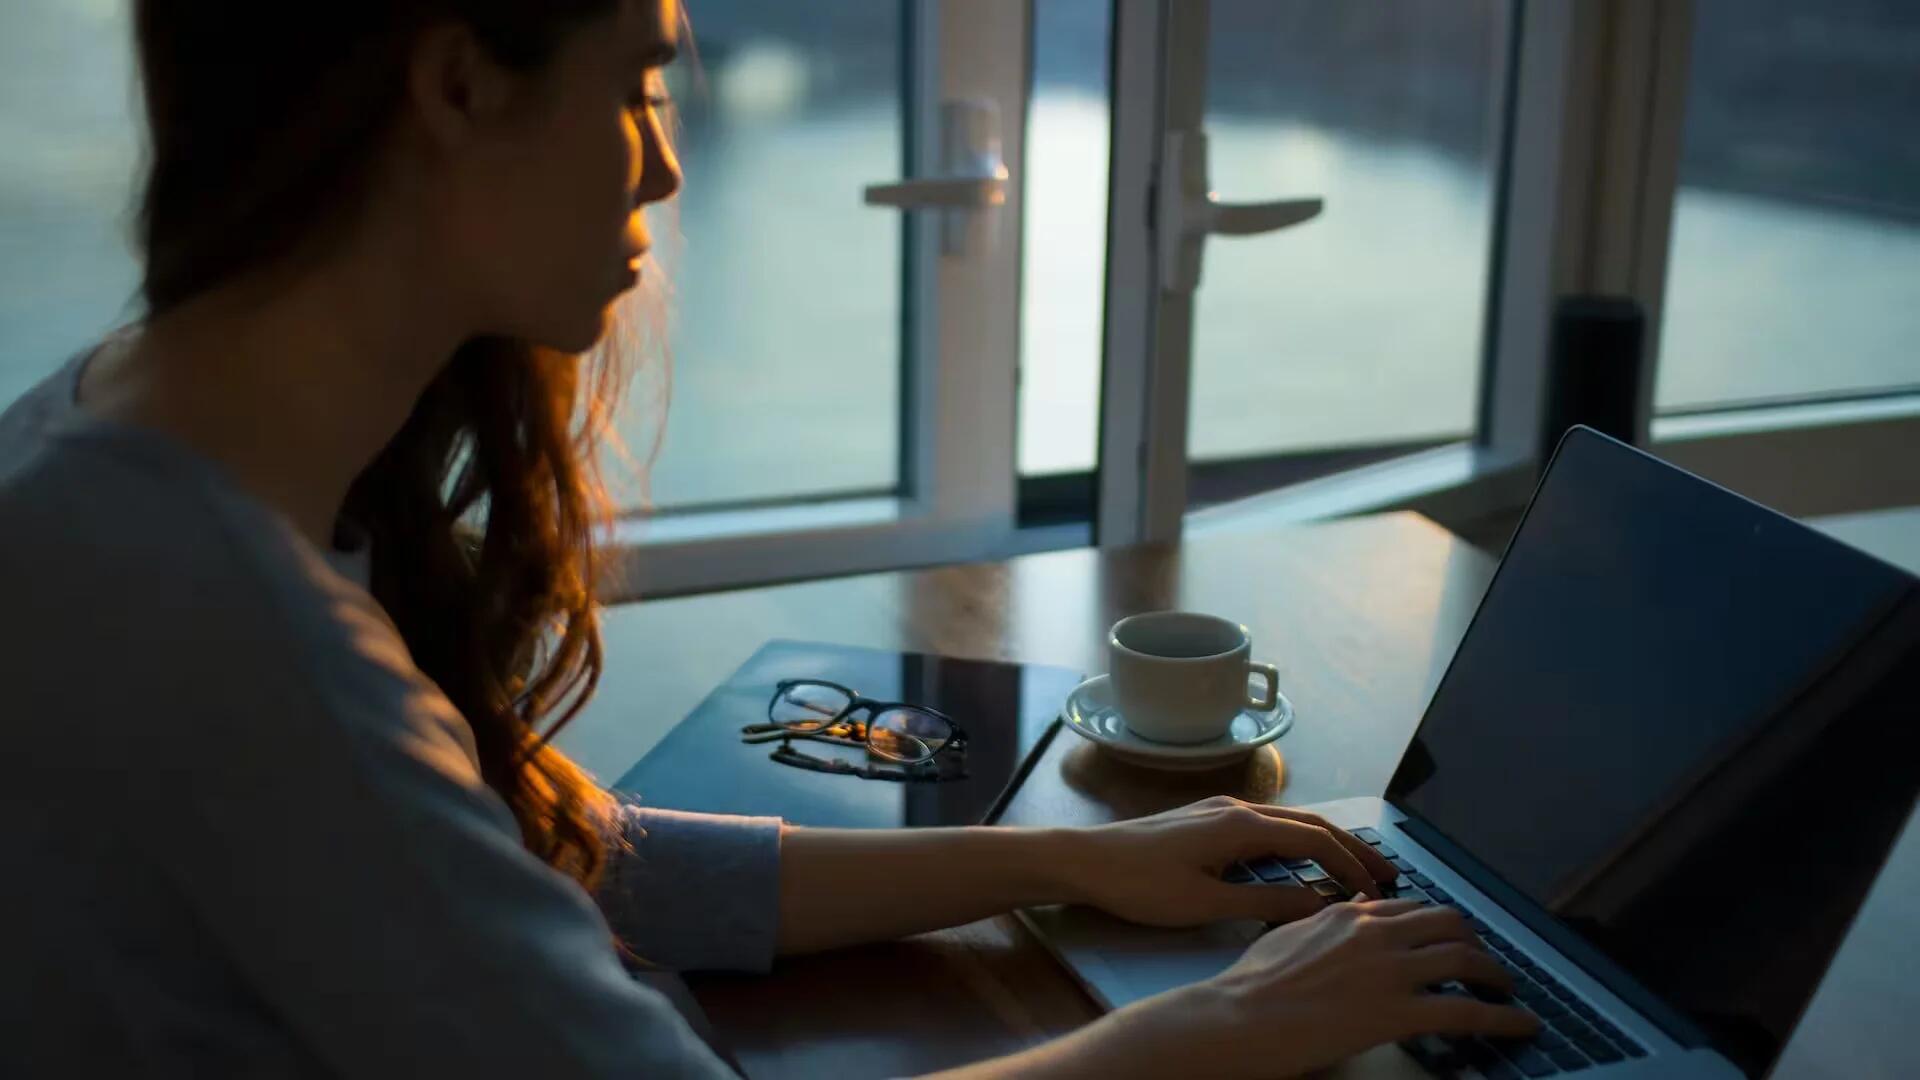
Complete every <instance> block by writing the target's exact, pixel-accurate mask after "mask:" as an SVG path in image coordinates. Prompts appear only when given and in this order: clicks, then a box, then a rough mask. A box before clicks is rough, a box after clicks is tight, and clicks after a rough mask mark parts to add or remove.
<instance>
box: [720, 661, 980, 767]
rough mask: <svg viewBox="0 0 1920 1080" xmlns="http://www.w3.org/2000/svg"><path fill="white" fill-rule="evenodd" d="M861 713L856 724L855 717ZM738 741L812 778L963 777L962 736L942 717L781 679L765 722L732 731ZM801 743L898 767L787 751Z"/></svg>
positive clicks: (814, 682) (822, 684) (830, 686)
mask: <svg viewBox="0 0 1920 1080" xmlns="http://www.w3.org/2000/svg"><path fill="white" fill-rule="evenodd" d="M862 715H864V717H865V718H864V719H859V718H858V717H860V716H862ZM740 734H741V741H742V742H749V743H761V742H772V741H775V740H778V741H779V743H780V745H779V746H778V747H776V748H775V749H774V751H773V760H775V761H778V762H780V763H781V764H783V765H792V766H794V767H796V768H802V769H811V770H813V771H815V772H830V773H841V774H846V775H852V776H860V777H864V778H866V779H869V780H960V779H964V778H965V777H966V755H965V752H966V744H967V737H966V733H965V732H964V731H962V730H961V729H960V725H959V724H957V723H955V722H954V721H953V718H952V717H950V716H947V715H946V714H945V713H942V712H938V711H936V710H933V709H928V708H924V707H922V706H919V705H908V704H906V703H904V702H897V701H880V700H878V699H875V698H869V697H862V696H860V695H859V694H857V693H855V692H854V691H852V690H849V689H848V688H846V687H844V686H841V685H840V684H838V683H831V682H826V681H824V680H820V679H783V680H781V682H780V683H779V684H777V685H776V686H775V687H774V691H773V697H772V698H771V699H769V700H768V702H767V722H766V723H764V724H748V725H747V726H746V727H743V728H741V729H740ZM795 739H809V740H813V741H815V742H825V743H832V744H834V745H836V746H851V747H858V748H860V749H863V750H865V751H867V752H868V753H870V754H872V755H873V756H875V757H878V758H882V759H884V760H886V761H890V762H895V763H897V764H899V765H901V766H903V767H904V768H903V769H888V768H876V767H874V766H872V765H855V764H853V763H851V762H847V761H838V760H835V759H833V758H824V757H815V756H814V755H811V754H807V753H803V752H802V751H800V750H799V749H797V748H795V747H794V746H793V742H792V740H795Z"/></svg>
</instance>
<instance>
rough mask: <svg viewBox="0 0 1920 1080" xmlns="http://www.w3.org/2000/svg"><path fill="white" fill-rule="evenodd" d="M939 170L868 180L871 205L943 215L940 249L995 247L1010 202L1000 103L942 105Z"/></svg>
mask: <svg viewBox="0 0 1920 1080" xmlns="http://www.w3.org/2000/svg"><path fill="white" fill-rule="evenodd" d="M939 169H940V174H941V175H939V176H930V177H916V178H914V179H910V180H896V181H892V182H889V183H884V184H868V185H867V186H866V188H865V189H864V191H863V193H862V199H863V201H864V202H865V203H866V204H867V205H868V206H891V207H896V208H898V209H902V210H933V211H936V212H938V213H939V214H940V250H941V252H942V253H943V254H946V255H965V254H968V253H970V252H973V251H987V250H991V249H992V246H993V242H994V237H995V233H996V232H997V230H998V226H999V216H1000V215H999V213H998V212H997V210H996V208H997V207H1000V206H1003V205H1005V203H1006V201H1007V164H1006V161H1005V159H1004V158H1002V157H1001V154H1000V108H999V106H997V105H995V104H994V103H993V102H991V101H987V100H983V99H974V100H965V101H946V102H942V103H941V105H940V166H939Z"/></svg>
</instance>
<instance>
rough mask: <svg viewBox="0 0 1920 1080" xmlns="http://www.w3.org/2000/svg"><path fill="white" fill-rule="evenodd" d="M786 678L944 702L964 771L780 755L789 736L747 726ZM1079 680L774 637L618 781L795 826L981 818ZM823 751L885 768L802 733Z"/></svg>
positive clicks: (645, 799) (987, 818)
mask: <svg viewBox="0 0 1920 1080" xmlns="http://www.w3.org/2000/svg"><path fill="white" fill-rule="evenodd" d="M783 679H824V680H827V681H829V682H834V683H839V684H841V685H843V686H845V687H847V688H849V689H851V690H853V691H855V692H856V693H858V694H860V695H862V696H865V697H869V698H875V699H879V700H882V701H890V702H893V701H897V702H905V703H908V704H913V705H921V706H925V707H928V708H932V709H936V710H938V711H940V712H943V713H945V714H947V715H948V716H950V717H952V718H953V719H954V720H955V721H956V722H958V723H959V725H960V727H961V728H962V729H963V730H964V731H965V732H966V737H967V746H966V751H965V773H966V775H965V778H964V779H957V780H944V781H940V782H926V781H916V782H906V783H902V782H896V781H889V780H871V779H863V778H861V777H857V776H847V775H841V774H835V773H821V772H813V771H810V770H807V769H801V768H795V767H793V766H790V765H785V764H782V763H779V762H776V761H774V760H772V758H771V754H772V752H773V750H774V748H775V747H777V746H778V745H779V743H778V742H771V743H759V744H751V743H744V742H742V741H741V738H740V729H741V728H742V727H744V726H746V725H749V724H757V723H762V722H764V721H765V720H766V719H767V703H768V701H769V700H770V699H771V698H772V696H773V694H774V688H775V686H776V685H777V684H778V683H779V682H780V681H781V680H783ZM1079 682H1080V676H1079V675H1078V674H1076V673H1075V672H1073V671H1071V670H1068V669H1066V668H1057V667H1044V666H1039V665H1033V664H1011V663H1001V662H995V661H987V660H961V659H956V658H953V657H945V656H931V655H926V654H922V653H901V652H891V651H886V650H879V649H863V648H855V647H852V646H846V645H827V644H821V643H816V642H803V641H772V642H768V643H767V644H766V645H765V646H763V647H762V648H761V649H760V651H759V652H757V653H755V654H754V655H753V657H752V658H751V659H749V660H748V661H747V662H746V663H745V664H744V665H742V666H741V667H740V669H739V670H738V671H735V672H734V673H733V675H732V676H730V677H729V678H728V679H727V681H726V682H724V683H722V684H721V685H720V686H718V687H717V688H715V689H714V691H713V692H712V693H711V694H709V695H708V696H707V699H706V700H705V701H703V702H702V703H701V704H700V706H699V708H696V709H695V710H694V711H693V712H692V713H691V714H690V715H689V716H688V717H687V718H686V719H685V720H683V721H682V722H681V723H680V724H679V726H677V727H675V728H674V729H673V731H672V732H670V733H669V734H668V735H667V737H666V738H665V739H663V740H661V742H660V744H659V745H658V746H656V747H655V748H654V749H653V751H652V752H651V753H649V754H648V755H647V756H646V757H644V758H642V759H641V760H640V763H639V764H638V765H635V766H634V767H633V769H631V770H630V771H629V772H628V773H627V774H626V775H625V776H623V777H621V778H620V780H619V782H618V783H616V784H615V785H614V787H615V788H616V789H618V790H620V791H622V792H625V793H627V794H629V795H632V796H634V797H637V798H638V799H639V800H640V802H641V803H642V804H643V805H646V806H656V807H663V808H668V809H674V810H697V811H705V812H709V813H725V814H755V815H771V816H775V817H781V818H785V819H786V820H787V821H788V822H790V823H792V824H795V825H813V826H830V827H841V828H898V827H923V826H937V825H977V824H982V823H988V822H991V821H993V820H994V819H995V818H997V817H998V815H999V812H1000V810H1001V808H1002V807H1003V806H1004V805H1005V802H1006V799H1007V798H1008V797H1009V796H1010V795H1011V794H1012V792H1013V790H1014V789H1015V788H1016V787H1017V786H1018V785H1019V782H1020V780H1021V779H1022V778H1024V776H1025V774H1026V770H1027V769H1028V768H1029V767H1030V766H1031V763H1032V762H1033V761H1034V760H1035V759H1036V758H1037V757H1038V754H1039V751H1040V750H1042V749H1043V748H1044V747H1045V746H1046V744H1047V742H1048V741H1049V740H1051V739H1052V738H1053V737H1054V735H1055V733H1056V731H1057V730H1058V727H1059V723H1058V720H1059V715H1060V708H1061V706H1062V705H1063V704H1064V703H1065V702H1066V699H1067V695H1069V694H1070V693H1072V692H1073V688H1074V687H1075V686H1076V685H1078V684H1079ZM793 746H794V747H795V748H796V749H800V750H804V751H805V752H807V753H810V754H815V755H817V756H821V757H828V758H834V759H838V760H845V761H848V762H850V763H855V764H874V765H879V766H883V767H884V766H886V764H887V763H886V762H884V761H881V760H878V759H875V758H872V757H870V756H868V755H866V754H864V753H862V752H861V751H859V750H857V749H854V748H849V747H840V746H830V745H826V744H822V743H819V742H817V741H813V740H798V741H796V742H794V744H793Z"/></svg>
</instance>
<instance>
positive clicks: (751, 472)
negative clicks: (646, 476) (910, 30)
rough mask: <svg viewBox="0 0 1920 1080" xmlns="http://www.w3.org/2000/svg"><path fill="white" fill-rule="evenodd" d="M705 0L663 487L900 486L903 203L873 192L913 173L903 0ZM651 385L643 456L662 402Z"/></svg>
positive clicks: (675, 261) (682, 219) (689, 491)
mask: <svg viewBox="0 0 1920 1080" xmlns="http://www.w3.org/2000/svg"><path fill="white" fill-rule="evenodd" d="M687 10H688V12H689V16H690V18H691V20H692V24H693V32H694V38H695V40H696V42H697V44H698V51H699V62H700V70H699V72H698V74H697V75H695V76H693V77H692V78H690V79H687V78H683V79H681V80H680V81H681V84H682V85H681V86H679V87H677V90H678V103H679V109H680V120H681V125H682V130H681V134H680V159H681V166H682V168H683V169H684V170H685V172H686V186H685V188H684V190H683V191H682V193H681V195H680V197H679V198H678V199H677V200H675V203H676V204H677V205H676V206H675V207H673V208H672V209H670V210H669V211H668V212H667V213H666V214H664V215H662V217H663V219H664V220H662V221H661V223H660V225H661V227H660V228H659V229H658V230H657V231H658V232H660V233H664V232H665V231H666V226H667V224H668V221H669V220H671V218H672V217H674V216H677V218H678V227H679V230H680V232H681V234H682V236H683V238H684V239H683V241H682V242H681V243H679V244H678V245H677V246H678V248H679V250H678V251H669V252H667V253H666V254H667V256H668V261H667V272H668V275H669V277H670V279H671V282H672V284H671V289H672V303H673V318H674V321H673V334H672V339H671V340H672V349H673V364H674V367H673V378H672V394H671V404H670V408H669V410H668V425H667V431H666V441H665V443H664V445H663V447H662V449H661V453H660V456H659V458H658V460H657V461H656V463H655V466H654V469H653V473H652V495H653V498H654V501H655V503H656V505H658V506H659V507H661V508H674V507H687V506H692V505H697V504H714V503H737V502H743V501H753V500H767V499H790V498H796V497H810V496H819V495H825V494H838V493H851V492H890V491H893V490H896V489H897V488H898V486H899V482H900V445H901V431H900V417H901V384H900V372H901V362H900V361H901V338H900V320H901V313H900V297H901V287H900V267H901V215H900V213H899V212H898V211H895V210H889V209H882V208H878V207H868V206H864V205H862V203H861V198H860V192H861V188H862V187H863V186H864V185H866V184H871V183H879V182H883V181H886V180H891V179H894V178H896V177H898V176H899V175H900V174H901V162H902V158H903V150H902V137H901V133H902V114H901V97H902V94H901V86H902V83H901V68H902V64H901V42H902V40H903V32H902V30H903V28H902V26H901V4H900V2H899V0H810V2H808V3H806V4H768V3H764V2H759V0H699V2H698V3H694V4H689V5H687ZM689 83H690V84H691V85H688V84H689ZM703 83H704V85H702V84H703ZM663 246H664V247H668V248H672V247H674V246H676V245H674V244H672V243H671V242H669V243H668V244H666V245H663ZM647 385H649V383H648V381H646V380H643V382H642V386H643V387H644V386H647ZM637 396H638V397H639V398H640V399H641V400H637V401H636V402H635V403H634V405H633V407H632V408H631V410H630V412H631V413H632V415H631V416H630V417H629V418H628V420H627V424H626V427H627V432H628V443H629V447H630V449H632V450H634V452H635V453H636V454H637V455H638V454H641V453H642V452H643V451H644V449H645V448H646V446H647V445H648V441H649V439H650V431H651V427H650V425H651V424H652V423H653V422H654V413H656V412H657V401H648V400H646V397H647V395H646V394H645V393H644V392H642V393H640V394H638V395H637Z"/></svg>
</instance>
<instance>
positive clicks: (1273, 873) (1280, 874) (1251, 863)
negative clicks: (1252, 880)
mask: <svg viewBox="0 0 1920 1080" xmlns="http://www.w3.org/2000/svg"><path fill="white" fill-rule="evenodd" d="M1247 869H1249V870H1251V871H1253V873H1254V876H1255V877H1258V878H1259V879H1260V880H1261V881H1264V882H1266V883H1267V884H1269V885H1291V884H1293V875H1292V874H1290V873H1288V872H1287V868H1286V867H1285V866H1283V865H1281V863H1280V860H1279V859H1276V858H1274V857H1273V856H1271V855H1262V856H1261V857H1259V858H1257V859H1248V860H1247Z"/></svg>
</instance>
